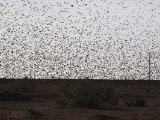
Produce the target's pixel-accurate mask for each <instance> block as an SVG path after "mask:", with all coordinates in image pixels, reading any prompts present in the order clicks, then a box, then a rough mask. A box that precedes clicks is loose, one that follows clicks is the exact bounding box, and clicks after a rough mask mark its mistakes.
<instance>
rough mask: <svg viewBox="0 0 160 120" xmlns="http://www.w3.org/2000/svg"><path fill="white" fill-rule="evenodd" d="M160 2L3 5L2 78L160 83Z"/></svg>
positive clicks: (21, 1)
mask: <svg viewBox="0 0 160 120" xmlns="http://www.w3.org/2000/svg"><path fill="white" fill-rule="evenodd" d="M159 19H160V2H159V1H158V0H155V1H152V0H132V1H130V0H116V1H113V0H98V1H97V0H69V1H68V2H67V1H66V0H61V1H59V0H14V1H7V0H1V1H0V78H25V77H28V78H34V79H37V78H40V79H41V78H42V79H45V78H47V79H52V78H68V79H77V78H82V79H83V78H89V79H148V69H149V68H148V53H151V79H153V80H156V79H160V74H159V70H160V54H159V51H160V42H159V38H160V22H159Z"/></svg>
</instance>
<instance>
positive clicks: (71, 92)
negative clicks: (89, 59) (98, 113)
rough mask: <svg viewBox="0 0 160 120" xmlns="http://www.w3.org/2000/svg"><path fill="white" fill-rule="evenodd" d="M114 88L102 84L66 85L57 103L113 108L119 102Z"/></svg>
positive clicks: (83, 106)
mask: <svg viewBox="0 0 160 120" xmlns="http://www.w3.org/2000/svg"><path fill="white" fill-rule="evenodd" d="M117 101H118V100H117V99H116V97H115V96H114V91H113V89H111V88H109V87H107V86H105V85H102V84H101V85H100V84H91V83H90V84H80V85H77V86H76V85H75V86H72V88H70V87H67V86H65V87H64V88H63V94H62V96H61V97H60V98H59V99H57V103H58V104H59V105H61V106H62V107H66V106H68V107H69V106H70V107H81V108H97V109H112V108H113V107H114V105H116V104H117Z"/></svg>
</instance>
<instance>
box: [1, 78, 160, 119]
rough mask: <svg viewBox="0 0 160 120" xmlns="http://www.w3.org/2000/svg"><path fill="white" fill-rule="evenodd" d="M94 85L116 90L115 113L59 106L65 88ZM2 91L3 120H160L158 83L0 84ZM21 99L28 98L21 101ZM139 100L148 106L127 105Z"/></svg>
mask: <svg viewBox="0 0 160 120" xmlns="http://www.w3.org/2000/svg"><path fill="white" fill-rule="evenodd" d="M91 82H92V83H94V84H105V85H106V86H108V87H111V88H112V89H114V92H115V94H114V95H115V96H117V98H118V104H117V105H116V106H115V107H114V109H113V108H112V109H93V108H75V107H72V106H63V107H61V106H59V105H57V103H56V99H57V98H58V97H59V95H60V94H62V93H63V90H64V87H65V89H66V88H69V87H73V86H74V87H75V86H84V85H85V84H90V83H91ZM0 91H1V92H0V93H1V94H0V120H160V94H159V93H160V82H159V81H100V80H99V81H90V80H76V81H75V80H68V81H67V82H66V83H64V80H46V81H45V82H44V81H42V80H27V81H26V80H21V81H20V80H5V81H4V80H0ZM17 93H18V94H17ZM7 95H8V96H9V97H11V98H8V96H7ZM11 95H12V96H11ZM14 95H15V96H16V95H17V96H16V98H14V97H13V96H14ZM19 95H21V98H23V97H26V98H23V99H21V98H19V99H18V97H19ZM6 96H7V97H6ZM28 98H30V99H32V100H29V99H28ZM139 99H140V100H144V101H143V102H145V105H142V106H141V105H137V106H136V105H132V106H129V105H128V104H127V102H125V101H129V102H130V101H134V102H135V101H137V100H139ZM129 102H128V103H129Z"/></svg>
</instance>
